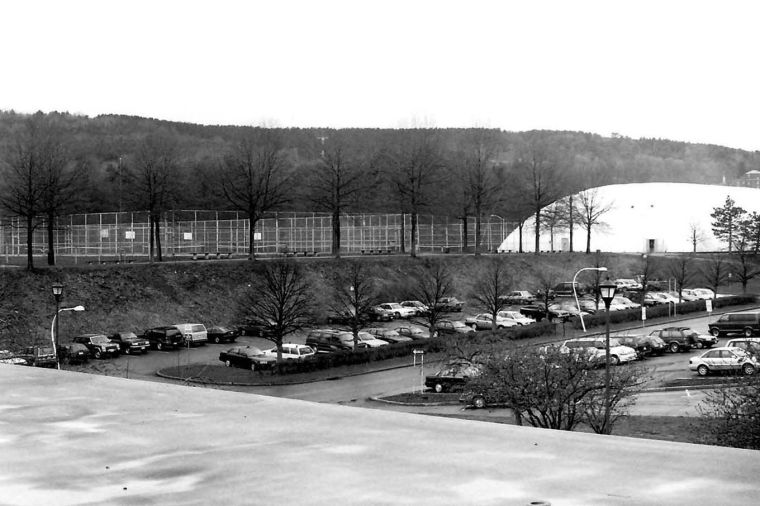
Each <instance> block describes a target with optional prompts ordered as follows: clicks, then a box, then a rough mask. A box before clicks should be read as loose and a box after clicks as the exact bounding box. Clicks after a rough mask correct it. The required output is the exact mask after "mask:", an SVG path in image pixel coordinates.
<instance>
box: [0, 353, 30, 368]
mask: <svg viewBox="0 0 760 506" xmlns="http://www.w3.org/2000/svg"><path fill="white" fill-rule="evenodd" d="M0 364H9V365H28V364H27V363H26V360H25V359H23V358H22V357H19V356H17V355H16V354H15V353H13V352H12V351H10V350H0Z"/></svg>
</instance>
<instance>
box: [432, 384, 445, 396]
mask: <svg viewBox="0 0 760 506" xmlns="http://www.w3.org/2000/svg"><path fill="white" fill-rule="evenodd" d="M434 390H435V392H436V393H438V394H440V393H441V392H443V391H444V390H445V389H444V388H443V385H441V384H440V383H436V384H435V388H434Z"/></svg>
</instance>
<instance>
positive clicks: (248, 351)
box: [238, 346, 264, 357]
mask: <svg viewBox="0 0 760 506" xmlns="http://www.w3.org/2000/svg"><path fill="white" fill-rule="evenodd" d="M238 350H240V352H241V353H242V354H244V355H248V356H249V357H256V356H259V355H263V354H264V352H263V351H261V350H260V349H258V348H256V347H254V346H248V347H246V348H238Z"/></svg>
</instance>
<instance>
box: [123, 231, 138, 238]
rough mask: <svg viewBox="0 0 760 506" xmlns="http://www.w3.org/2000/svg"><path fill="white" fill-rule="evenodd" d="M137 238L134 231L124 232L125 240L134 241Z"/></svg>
mask: <svg viewBox="0 0 760 506" xmlns="http://www.w3.org/2000/svg"><path fill="white" fill-rule="evenodd" d="M134 238H135V231H134V230H127V231H126V232H124V239H134Z"/></svg>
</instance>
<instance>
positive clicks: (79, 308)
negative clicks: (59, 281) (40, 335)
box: [50, 306, 84, 369]
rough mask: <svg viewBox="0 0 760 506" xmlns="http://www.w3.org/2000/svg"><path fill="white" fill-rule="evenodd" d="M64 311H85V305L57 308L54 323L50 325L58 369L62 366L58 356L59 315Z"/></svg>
mask: <svg viewBox="0 0 760 506" xmlns="http://www.w3.org/2000/svg"><path fill="white" fill-rule="evenodd" d="M64 311H84V306H74V307H62V308H61V309H58V310H56V312H55V316H53V323H52V324H51V325H50V341H52V343H53V350H54V352H55V363H56V367H58V369H60V368H61V362H60V360H59V358H58V315H59V314H60V313H63V312H64Z"/></svg>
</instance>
